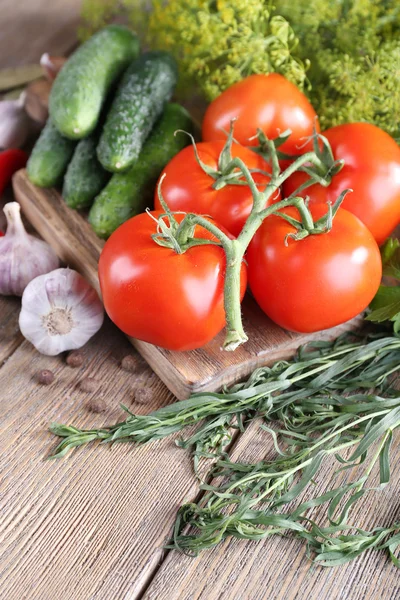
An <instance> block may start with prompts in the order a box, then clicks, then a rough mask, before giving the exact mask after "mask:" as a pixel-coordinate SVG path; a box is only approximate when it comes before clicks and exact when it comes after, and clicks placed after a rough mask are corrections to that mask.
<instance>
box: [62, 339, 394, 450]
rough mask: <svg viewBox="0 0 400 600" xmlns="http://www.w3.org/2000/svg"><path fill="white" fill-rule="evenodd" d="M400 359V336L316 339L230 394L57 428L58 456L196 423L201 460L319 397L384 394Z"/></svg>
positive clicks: (193, 441)
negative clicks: (256, 425) (262, 421)
mask: <svg viewBox="0 0 400 600" xmlns="http://www.w3.org/2000/svg"><path fill="white" fill-rule="evenodd" d="M399 362H400V339H397V338H393V337H377V338H376V336H375V337H374V336H372V337H369V338H367V339H365V340H363V341H362V342H361V343H360V342H349V340H348V337H340V338H338V339H337V340H336V341H334V342H315V343H314V344H312V345H309V346H306V347H304V348H300V350H299V352H298V355H297V357H296V358H295V359H294V360H292V361H281V362H278V363H276V364H275V365H273V366H272V367H262V368H260V369H257V370H256V371H254V372H253V374H252V375H251V376H250V377H249V379H248V380H247V381H246V382H244V383H239V384H237V385H234V386H232V387H231V388H230V389H228V390H224V391H223V392H222V393H212V392H202V393H199V394H193V395H192V396H191V397H190V398H189V399H188V400H183V401H181V402H176V403H174V404H171V405H169V406H165V407H163V408H160V409H159V410H156V411H154V412H153V413H150V414H149V415H135V414H133V413H131V412H130V411H129V409H128V408H126V407H124V406H123V407H122V408H123V409H124V410H125V411H126V412H127V413H128V415H129V416H128V417H127V419H126V420H125V421H121V422H120V423H117V424H115V425H112V426H109V427H103V428H100V429H91V430H85V429H79V428H77V427H75V426H72V425H60V424H56V423H54V424H52V425H51V427H50V429H51V431H52V432H53V433H54V434H56V435H58V436H59V437H62V438H64V439H63V440H62V441H61V443H60V444H59V445H58V446H57V448H56V449H55V452H54V455H53V458H60V457H62V456H64V455H65V454H66V453H67V452H68V450H70V449H72V448H73V447H75V446H81V445H84V444H87V443H88V442H92V441H94V440H101V441H102V442H111V443H112V442H138V443H144V442H149V441H152V440H156V439H160V438H164V437H166V436H168V435H171V434H173V433H176V432H179V431H181V430H182V429H184V428H186V427H188V426H191V425H196V424H200V423H201V422H202V424H201V425H200V427H199V429H197V431H196V432H195V433H194V434H193V435H192V436H190V437H189V438H188V439H186V440H181V441H179V442H178V443H179V445H181V446H183V447H191V448H192V449H193V451H194V456H195V457H196V458H199V457H200V456H203V455H209V453H210V452H216V451H217V452H218V451H219V452H220V451H221V450H222V449H223V448H224V446H226V444H228V443H229V442H230V440H231V437H232V427H233V428H237V429H240V430H243V429H244V427H245V425H246V423H247V422H248V421H249V420H250V419H253V418H254V417H255V416H258V415H261V416H271V415H272V414H283V413H282V411H283V409H284V407H285V406H288V405H291V404H293V403H297V404H298V405H299V406H302V403H303V402H305V401H306V402H308V401H309V398H310V397H312V396H314V395H315V396H317V395H320V394H323V393H324V392H325V393H332V394H333V393H335V392H343V393H351V392H352V391H355V390H359V389H362V388H364V389H365V388H367V389H370V388H373V389H376V390H383V389H385V388H386V387H387V385H388V384H387V382H388V378H389V376H390V374H391V373H393V372H395V371H396V370H397V368H398V365H399Z"/></svg>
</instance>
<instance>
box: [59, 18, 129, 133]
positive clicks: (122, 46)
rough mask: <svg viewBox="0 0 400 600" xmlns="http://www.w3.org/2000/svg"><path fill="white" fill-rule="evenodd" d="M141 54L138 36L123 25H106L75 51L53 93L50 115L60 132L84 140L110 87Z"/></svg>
mask: <svg viewBox="0 0 400 600" xmlns="http://www.w3.org/2000/svg"><path fill="white" fill-rule="evenodd" d="M138 53H139V42H138V39H137V37H136V35H135V34H134V33H132V32H131V31H130V30H129V29H127V28H126V27H122V26H120V25H109V26H108V27H105V28H104V29H102V30H101V31H99V32H98V33H96V34H95V35H94V36H93V37H92V38H91V39H90V40H88V41H87V42H85V43H84V44H82V46H80V47H79V48H78V50H76V52H74V54H73V55H72V56H71V58H69V60H68V61H67V63H66V64H65V65H64V67H63V68H62V69H61V71H60V73H59V74H58V76H57V77H56V80H55V82H54V84H53V87H52V90H51V93H50V100H49V111H50V116H51V118H52V120H53V122H54V124H55V126H56V127H57V129H58V130H59V131H60V133H62V134H63V135H64V136H66V137H68V138H71V139H81V138H83V137H85V136H87V135H88V134H89V133H91V132H92V131H93V130H94V128H95V127H96V125H97V121H98V119H99V116H100V111H101V108H102V106H103V104H104V101H105V99H106V96H107V94H108V92H109V91H110V88H111V87H112V85H113V84H114V83H115V81H116V80H117V79H118V78H119V76H120V75H121V73H122V72H123V71H124V69H126V67H127V66H128V65H129V63H130V62H132V60H134V59H135V58H136V57H137V55H138Z"/></svg>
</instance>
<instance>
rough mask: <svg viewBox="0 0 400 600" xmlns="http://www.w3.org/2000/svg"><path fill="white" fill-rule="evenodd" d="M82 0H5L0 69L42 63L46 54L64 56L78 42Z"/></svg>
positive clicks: (0, 31)
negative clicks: (77, 33) (42, 58)
mask: <svg viewBox="0 0 400 600" xmlns="http://www.w3.org/2000/svg"><path fill="white" fill-rule="evenodd" d="M80 7H81V0H68V1H66V0H52V1H51V2H48V0H29V2H24V3H23V6H22V4H21V5H20V4H18V5H17V4H16V2H15V1H14V0H2V3H1V19H0V41H1V53H0V68H3V67H4V68H5V67H12V66H16V65H23V64H30V63H32V62H39V60H40V57H41V55H42V54H43V52H51V53H52V54H53V55H61V56H62V55H63V54H64V53H65V52H67V51H68V50H70V48H71V44H72V43H75V42H76V31H77V28H78V23H79V11H80Z"/></svg>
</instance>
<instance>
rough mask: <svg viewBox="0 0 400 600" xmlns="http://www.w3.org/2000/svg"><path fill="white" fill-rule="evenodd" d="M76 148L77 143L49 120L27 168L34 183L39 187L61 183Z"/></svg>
mask: <svg viewBox="0 0 400 600" xmlns="http://www.w3.org/2000/svg"><path fill="white" fill-rule="evenodd" d="M75 146H76V142H74V141H72V140H69V139H67V138H65V137H63V136H62V135H61V133H59V132H58V130H57V129H56V127H55V126H54V124H53V123H52V121H51V120H50V119H48V121H47V123H46V125H45V126H44V128H43V130H42V132H41V134H40V136H39V139H38V140H37V142H36V144H35V146H34V147H33V150H32V153H31V155H30V157H29V160H28V164H27V166H26V168H27V172H28V177H29V179H30V180H31V181H32V183H34V184H35V185H38V186H39V187H53V186H54V185H57V184H58V183H60V182H61V180H62V178H63V175H64V173H65V171H66V169H67V166H68V163H69V161H70V159H71V156H72V154H73V152H74V149H75Z"/></svg>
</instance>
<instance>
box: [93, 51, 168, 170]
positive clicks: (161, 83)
mask: <svg viewBox="0 0 400 600" xmlns="http://www.w3.org/2000/svg"><path fill="white" fill-rule="evenodd" d="M177 77H178V71H177V66H176V62H175V60H174V59H173V58H172V56H171V55H170V54H168V53H167V52H147V53H145V54H143V55H142V56H141V57H140V58H139V59H138V60H137V61H136V62H134V63H133V64H132V65H131V66H130V67H129V68H128V69H127V70H126V71H125V73H124V75H123V77H122V79H121V82H120V84H119V86H118V89H117V91H116V94H115V97H114V100H113V102H112V104H111V108H110V111H109V113H108V115H107V117H106V122H105V125H104V129H103V133H102V134H101V137H100V142H99V145H98V147H97V155H98V157H99V160H100V162H101V164H102V165H103V167H104V168H105V169H107V170H109V171H113V172H116V173H117V172H123V171H126V170H128V169H129V167H131V166H132V165H133V163H134V162H135V161H136V160H137V159H138V156H139V153H140V151H141V149H142V146H143V144H144V142H145V140H146V138H147V136H148V135H149V133H150V131H151V129H152V127H153V125H154V123H155V122H156V120H157V118H158V117H159V116H160V115H161V113H162V111H163V108H164V106H165V103H166V102H168V100H169V99H170V98H171V96H172V92H173V90H174V87H175V85H176V82H177Z"/></svg>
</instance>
